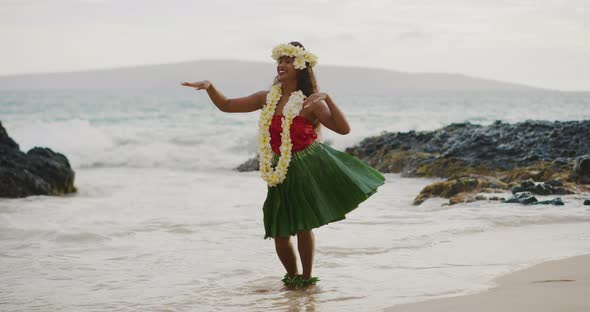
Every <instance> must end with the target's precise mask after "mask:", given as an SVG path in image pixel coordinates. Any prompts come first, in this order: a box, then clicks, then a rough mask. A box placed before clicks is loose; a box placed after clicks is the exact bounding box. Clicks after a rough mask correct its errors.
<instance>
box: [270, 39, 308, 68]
mask: <svg viewBox="0 0 590 312" xmlns="http://www.w3.org/2000/svg"><path fill="white" fill-rule="evenodd" d="M281 56H289V57H294V58H295V60H294V62H293V66H294V67H295V68H296V69H304V68H305V66H306V65H305V63H306V62H307V63H309V65H310V66H311V67H314V66H315V65H316V64H317V62H318V57H317V56H316V55H315V54H313V53H311V52H308V51H306V50H304V49H303V48H301V47H296V46H294V45H292V44H289V43H281V44H279V45H278V46H276V47H274V48H273V49H272V58H273V59H275V60H276V61H277V62H278V61H279V58H281Z"/></svg>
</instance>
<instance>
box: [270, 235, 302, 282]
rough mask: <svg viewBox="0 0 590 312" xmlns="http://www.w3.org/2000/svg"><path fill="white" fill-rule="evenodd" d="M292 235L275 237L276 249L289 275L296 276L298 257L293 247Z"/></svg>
mask: <svg viewBox="0 0 590 312" xmlns="http://www.w3.org/2000/svg"><path fill="white" fill-rule="evenodd" d="M290 238H291V236H285V237H279V236H277V237H275V238H274V241H275V249H276V251H277V255H279V259H280V260H281V263H283V266H284V267H285V270H287V273H288V274H289V277H294V276H295V275H297V274H298V273H297V257H296V256H295V249H294V248H293V244H291V239H290Z"/></svg>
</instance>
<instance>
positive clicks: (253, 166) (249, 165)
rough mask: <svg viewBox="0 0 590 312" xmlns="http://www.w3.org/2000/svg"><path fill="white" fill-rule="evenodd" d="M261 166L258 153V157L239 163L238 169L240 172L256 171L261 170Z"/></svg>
mask: <svg viewBox="0 0 590 312" xmlns="http://www.w3.org/2000/svg"><path fill="white" fill-rule="evenodd" d="M259 166H260V161H259V159H258V155H256V157H254V158H250V159H248V160H246V161H245V162H244V163H242V164H241V165H239V166H238V167H237V168H236V169H237V170H238V171H240V172H243V171H256V170H260V167H259Z"/></svg>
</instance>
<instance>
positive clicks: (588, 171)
mask: <svg viewBox="0 0 590 312" xmlns="http://www.w3.org/2000/svg"><path fill="white" fill-rule="evenodd" d="M572 176H573V178H574V180H576V183H579V184H590V155H582V156H580V157H577V158H576V160H575V163H574V172H573V174H572Z"/></svg>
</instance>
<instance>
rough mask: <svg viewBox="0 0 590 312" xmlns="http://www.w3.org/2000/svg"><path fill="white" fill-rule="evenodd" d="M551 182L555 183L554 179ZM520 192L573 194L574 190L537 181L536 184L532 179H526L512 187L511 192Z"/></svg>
mask: <svg viewBox="0 0 590 312" xmlns="http://www.w3.org/2000/svg"><path fill="white" fill-rule="evenodd" d="M552 181H554V182H553V184H555V183H557V182H556V181H555V180H552ZM520 192H531V193H533V194H537V195H567V194H574V192H572V191H570V190H568V189H565V188H563V187H557V186H555V187H554V186H552V185H551V184H548V183H539V184H536V183H535V182H534V181H533V180H532V179H528V180H525V181H522V182H520V185H519V186H515V187H513V188H512V194H516V193H520Z"/></svg>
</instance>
